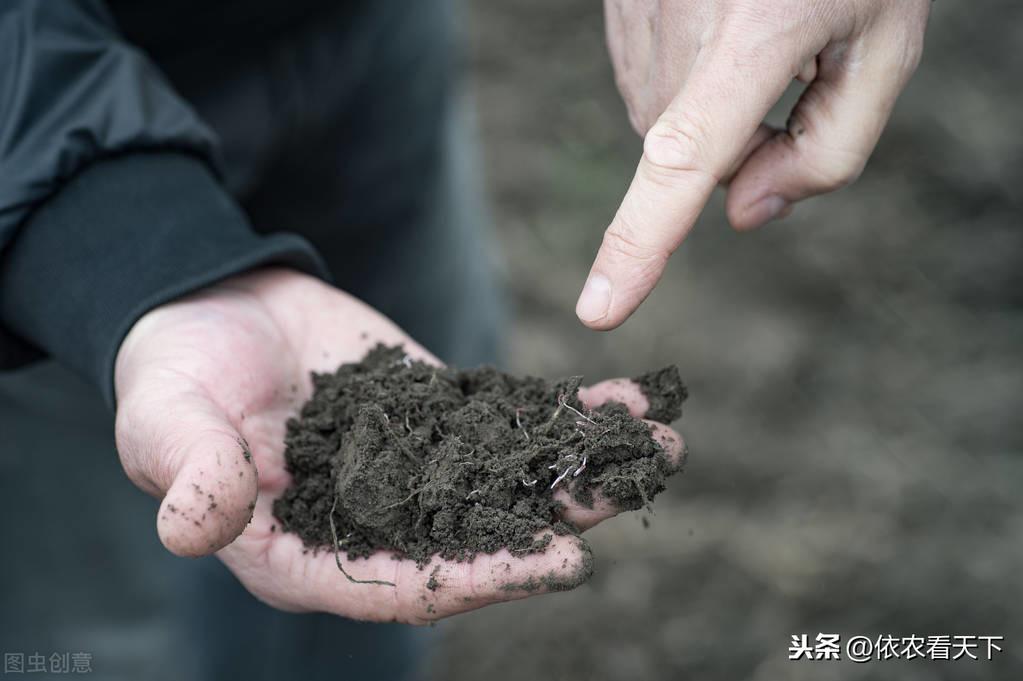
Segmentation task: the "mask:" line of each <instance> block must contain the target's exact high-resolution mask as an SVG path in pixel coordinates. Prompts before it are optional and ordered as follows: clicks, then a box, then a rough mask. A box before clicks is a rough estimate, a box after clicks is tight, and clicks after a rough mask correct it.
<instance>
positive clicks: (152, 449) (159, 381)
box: [115, 270, 683, 623]
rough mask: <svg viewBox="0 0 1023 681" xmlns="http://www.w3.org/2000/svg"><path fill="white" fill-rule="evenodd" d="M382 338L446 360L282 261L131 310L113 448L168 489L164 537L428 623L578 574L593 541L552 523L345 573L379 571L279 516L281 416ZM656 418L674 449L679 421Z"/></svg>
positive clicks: (192, 550) (243, 573)
mask: <svg viewBox="0 0 1023 681" xmlns="http://www.w3.org/2000/svg"><path fill="white" fill-rule="evenodd" d="M378 342H382V343H385V344H389V345H394V344H402V345H404V347H405V350H406V352H407V353H408V354H409V355H410V356H412V357H415V358H417V359H422V360H424V361H428V362H434V363H439V362H438V360H437V359H436V358H434V357H433V356H432V355H430V354H429V353H428V352H427V351H426V350H424V349H423V348H422V347H420V346H419V345H417V344H416V343H415V341H413V340H412V339H410V338H409V337H408V336H407V335H405V334H404V333H403V332H402V331H401V330H400V329H399V328H398V327H397V326H395V325H394V324H393V323H392V322H390V321H389V320H387V319H386V318H384V317H383V316H382V315H380V314H379V313H377V312H375V311H374V310H372V309H371V308H369V307H367V306H366V305H364V304H363V303H361V302H359V301H358V300H356V299H354V298H352V297H351V296H348V295H346V294H344V293H342V292H341V291H338V290H336V289H334V288H331V287H330V286H327V285H326V284H324V283H322V282H320V281H318V280H316V279H314V278H311V277H308V276H305V275H302V274H298V273H295V272H292V271H288V270H263V271H259V272H255V273H252V274H247V275H242V276H238V277H234V278H232V279H229V280H227V281H225V282H223V283H220V284H218V285H215V286H212V287H210V288H208V289H205V290H203V291H201V292H199V293H196V294H194V295H191V296H189V297H187V298H184V299H181V300H179V301H176V302H173V303H170V304H167V305H163V306H161V307H158V308H156V309H154V310H152V311H151V312H149V313H147V314H146V315H145V316H143V317H142V318H141V319H139V321H138V322H137V323H136V324H135V325H134V327H133V328H132V329H131V331H130V333H129V334H128V336H127V337H126V338H125V340H124V342H123V343H122V345H121V348H120V350H119V352H118V356H117V362H116V367H115V389H116V394H117V423H116V438H117V449H118V452H119V454H120V457H121V462H122V464H123V465H124V469H125V471H126V472H127V474H128V476H129V477H130V478H131V479H132V480H133V481H134V482H135V483H136V484H137V485H138V486H139V487H141V488H142V489H144V490H145V491H147V492H149V493H150V494H153V495H154V496H156V497H159V498H162V502H161V504H160V509H159V512H158V515H157V530H158V532H159V535H160V539H161V540H162V541H163V543H164V545H165V546H166V547H167V548H168V549H169V550H170V551H172V552H174V553H176V554H178V555H182V556H202V555H206V554H210V553H216V554H217V555H218V557H219V558H220V559H221V560H222V561H223V562H224V563H225V564H226V565H227V567H228V568H229V569H230V570H231V571H232V572H233V573H234V574H235V576H237V578H238V579H239V580H240V581H241V582H242V583H243V584H244V585H245V587H246V588H247V589H248V590H249V591H251V592H252V593H253V594H254V595H255V596H257V597H258V598H260V599H262V600H263V601H265V602H267V603H269V604H271V605H273V606H275V607H278V608H281V609H285V610H293V611H308V610H312V611H325V612H331V613H335V614H338V615H343V616H346V617H351V618H356V619H365V620H376V621H391V620H396V621H401V622H410V623H423V622H427V621H432V620H435V619H439V618H441V617H445V616H449V615H452V614H455V613H459V612H464V611H467V610H472V609H475V608H479V607H482V606H484V605H487V604H490V603H496V602H498V601H506V600H513V599H516V598H522V597H525V596H528V595H532V594H535V593H542V592H544V591H549V590H557V589H561V588H570V587H572V586H574V585H577V584H579V583H581V581H583V580H584V579H585V577H587V576H588V570H589V569H590V565H591V561H590V559H589V553H588V552H589V549H588V548H587V547H586V545H585V543H584V542H582V540H581V539H579V538H578V537H574V536H570V535H564V536H559V535H554V536H553V539H552V541H551V543H550V545H549V546H548V548H547V549H546V551H545V552H543V553H538V554H532V555H527V556H524V557H515V556H512V555H511V554H509V553H508V552H507V551H501V552H498V553H496V554H493V555H480V556H478V557H476V558H475V559H474V560H472V561H469V562H461V563H460V562H454V561H443V560H439V559H438V558H434V559H433V562H432V563H431V565H430V566H429V567H428V568H426V569H419V568H418V567H417V566H416V564H415V562H413V561H411V560H397V559H395V557H394V556H393V555H392V554H391V553H389V552H385V551H380V552H377V553H376V554H374V555H372V556H370V557H369V558H366V559H358V560H349V559H347V557H344V556H340V557H339V559H340V560H341V561H342V562H343V567H344V568H345V572H347V573H348V574H349V575H351V576H353V577H354V578H357V579H358V580H360V581H367V580H377V581H380V582H387V583H388V584H366V583H355V582H352V581H350V580H348V579H346V578H345V576H344V575H343V574H342V573H341V571H339V570H338V566H337V564H335V555H334V554H333V552H331V551H307V550H305V549H304V547H303V546H302V542H301V541H300V540H299V539H298V537H296V536H295V535H292V534H288V533H283V532H281V531H280V529H279V527H278V523H277V521H276V520H275V519H274V517H273V515H272V512H271V508H272V504H273V500H274V499H275V498H276V497H278V496H279V495H280V494H281V493H282V492H283V491H284V489H285V488H286V487H287V486H288V484H289V475H288V473H287V471H286V470H285V465H284V456H283V454H284V451H283V450H284V428H285V421H286V420H287V418H288V417H290V416H293V415H294V414H295V413H296V412H297V410H298V408H299V407H300V406H301V404H302V402H304V401H305V400H306V399H307V398H308V397H309V396H310V393H311V390H312V384H311V381H310V372H312V371H333V370H334V369H336V368H337V366H338V365H339V364H341V363H343V362H351V361H358V360H359V359H361V358H362V357H363V356H364V355H365V353H366V351H367V350H368V349H369V348H370V347H372V346H373V345H375V344H376V343H378ZM581 399H582V400H583V402H584V403H586V404H587V405H588V406H590V407H594V406H597V405H598V404H600V403H602V402H604V401H606V400H608V399H614V400H617V401H620V402H623V403H625V404H626V405H627V406H628V407H629V409H630V410H631V411H632V413H633V414H635V415H637V416H642V414H643V413H644V412H645V410H646V401H645V398H644V397H643V396H642V394H641V393H640V391H639V389H638V388H637V386H636V385H635V384H632V383H630V382H627V381H612V382H607V383H604V384H600V385H598V386H594V387H592V388H588V389H585V390H584V391H581ZM653 425H654V430H655V432H654V436H655V437H656V438H658V440H660V441H661V442H662V443H663V444H664V446H665V449H666V451H667V452H668V455H669V457H671V458H672V459H674V460H675V461H676V462H678V461H679V460H680V458H681V456H682V451H683V446H682V440H681V438H680V437H679V435H678V434H677V433H675V432H674V431H672V430H671V429H669V428H668V427H667V426H665V425H663V424H653ZM561 494H562V495H563V496H562V497H561V498H562V499H563V500H564V501H565V502H566V504H567V506H566V510H565V516H566V519H568V520H571V521H573V522H575V523H577V524H578V525H579V526H580V527H581V528H586V527H590V526H592V525H593V524H595V523H596V522H599V521H600V520H603V519H604V518H607V517H609V516H610V515H613V514H614V512H615V510H614V509H613V508H612V507H611V506H610V505H609V504H607V502H606V501H602V500H601V499H600V498H599V496H598V499H597V503H596V504H595V505H594V508H592V509H589V508H581V507H578V506H576V505H574V504H573V502H572V501H571V499H570V498H569V497H568V495H567V494H564V493H563V492H562V493H561ZM431 578H433V582H430V580H431ZM428 583H430V584H431V586H433V587H435V588H432V589H431V588H428V587H427V584H428ZM438 585H439V586H438Z"/></svg>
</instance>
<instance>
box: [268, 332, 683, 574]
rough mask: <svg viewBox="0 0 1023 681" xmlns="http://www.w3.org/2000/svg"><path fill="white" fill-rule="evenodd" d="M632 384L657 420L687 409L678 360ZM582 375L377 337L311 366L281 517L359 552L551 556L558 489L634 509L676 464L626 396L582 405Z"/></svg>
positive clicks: (296, 528) (328, 543)
mask: <svg viewBox="0 0 1023 681" xmlns="http://www.w3.org/2000/svg"><path fill="white" fill-rule="evenodd" d="M636 381H637V382H638V383H639V384H640V386H641V387H642V389H643V390H644V392H645V393H646V395H647V398H648V400H649V402H650V404H651V417H653V418H657V419H659V420H665V421H671V420H672V419H674V418H676V417H677V416H678V415H680V414H681V404H682V401H683V400H684V399H685V398H686V390H685V387H684V386H683V384H682V381H681V379H680V378H679V374H678V370H677V369H676V368H675V367H669V368H667V369H662V370H660V371H657V372H653V373H650V374H647V375H645V376H642V377H639V378H637V379H636ZM580 382H581V378H579V377H575V378H568V379H562V380H558V381H547V380H544V379H541V378H533V377H516V376H511V375H509V374H506V373H503V372H500V371H498V370H497V369H494V368H493V367H480V368H475V369H456V368H450V367H449V368H440V367H436V366H432V365H430V364H426V363H424V362H420V361H416V360H412V359H410V358H409V357H408V356H406V355H405V353H404V351H403V350H402V348H401V347H385V346H383V345H378V346H377V347H376V348H374V349H373V350H371V351H370V352H369V353H368V354H367V355H366V357H365V358H364V359H363V360H362V361H360V362H357V363H350V364H344V365H342V366H341V367H339V368H338V369H337V371H335V372H334V373H324V374H313V386H314V391H313V395H312V397H311V398H310V399H309V401H308V402H306V404H305V405H304V406H303V407H302V410H301V413H300V415H299V417H298V418H294V419H291V420H290V421H289V422H288V424H287V435H286V437H285V445H286V450H285V460H286V463H287V468H288V471H289V472H290V473H291V475H292V484H291V486H290V487H289V488H288V489H287V490H286V491H285V493H284V494H283V495H282V496H281V497H280V498H279V499H277V501H276V502H275V504H274V514H275V515H276V516H277V518H278V519H279V520H280V521H281V524H282V527H283V529H284V530H285V531H288V532H294V533H296V534H297V535H298V536H299V537H301V538H302V540H303V542H304V543H305V544H306V546H308V547H310V548H330V549H334V548H337V547H338V546H340V548H342V549H343V550H344V551H346V552H347V554H348V556H349V557H351V558H356V557H361V556H367V555H369V554H370V553H372V552H373V551H375V550H378V549H387V550H392V551H395V552H396V553H397V554H399V555H401V556H403V557H408V558H412V559H414V560H416V561H418V562H419V563H420V564H425V563H426V562H428V561H429V559H430V557H431V556H433V555H435V554H439V555H440V556H441V557H443V558H447V559H455V560H467V559H469V558H471V557H473V556H475V555H476V554H478V553H493V552H495V551H497V550H499V549H502V548H507V549H508V550H509V551H510V552H511V553H512V554H515V555H523V554H527V553H532V552H538V551H543V549H544V547H545V546H546V545H547V543H549V541H550V538H551V535H550V533H549V532H547V533H542V531H543V530H550V529H552V528H553V530H554V531H555V532H557V533H573V532H575V528H573V527H572V526H571V525H569V524H567V523H566V522H564V521H562V520H561V519H560V518H559V511H560V509H561V503H560V502H559V501H558V500H557V499H556V498H555V496H554V495H555V493H556V492H558V491H559V490H560V489H567V490H569V493H570V494H571V496H572V498H573V499H574V500H575V501H576V502H578V503H581V504H583V505H591V504H592V502H593V494H594V491H595V490H596V489H598V488H599V489H600V490H601V493H602V494H603V495H604V496H605V497H607V498H609V499H610V500H611V501H612V502H613V503H614V504H616V505H617V506H618V507H620V508H623V509H638V508H641V507H642V506H644V505H647V504H649V503H650V501H651V500H653V498H654V497H655V496H656V495H657V494H658V493H659V492H661V491H662V490H663V489H664V486H665V479H666V478H667V477H668V476H669V475H671V474H672V473H673V472H674V470H673V467H672V465H671V463H669V461H668V459H667V457H666V456H665V454H664V451H663V449H662V447H661V445H660V444H659V443H658V442H657V441H656V440H655V439H654V438H653V437H652V436H651V431H650V427H649V426H648V425H647V424H646V423H644V422H643V421H641V420H639V419H636V418H633V417H632V416H630V415H629V413H628V411H627V410H626V408H625V407H624V406H623V405H621V404H617V403H608V404H605V405H603V406H601V407H599V408H597V409H594V410H592V411H591V410H588V409H586V408H585V407H584V406H583V405H582V404H581V403H580V401H579V399H578V389H579V385H580ZM331 521H333V522H331ZM537 536H541V537H545V538H542V539H537ZM335 542H336V543H335Z"/></svg>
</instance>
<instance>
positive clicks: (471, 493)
mask: <svg viewBox="0 0 1023 681" xmlns="http://www.w3.org/2000/svg"><path fill="white" fill-rule="evenodd" d="M481 492H482V490H478V489H474V490H473V491H471V492H469V493H468V494H467V495H465V500H466V501H469V499H471V498H472V497H473V496H474V495H476V494H480V493H481Z"/></svg>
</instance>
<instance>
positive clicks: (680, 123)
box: [643, 112, 707, 172]
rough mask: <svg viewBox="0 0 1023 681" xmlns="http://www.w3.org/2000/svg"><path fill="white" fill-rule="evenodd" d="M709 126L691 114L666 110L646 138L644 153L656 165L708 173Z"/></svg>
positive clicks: (682, 170)
mask: <svg viewBox="0 0 1023 681" xmlns="http://www.w3.org/2000/svg"><path fill="white" fill-rule="evenodd" d="M706 139H707V126H706V125H705V124H704V123H703V122H702V121H701V120H700V118H699V116H697V115H694V114H692V113H678V112H665V113H663V114H662V115H661V116H660V117H659V118H658V119H657V121H656V122H655V123H654V124H653V126H652V127H651V128H650V130H649V131H648V132H647V134H646V137H645V139H644V140H643V155H644V156H645V157H646V159H647V161H648V162H649V163H650V164H651V165H652V166H654V167H655V168H658V169H661V170H667V171H672V172H706V160H707V154H706V152H705V144H706V143H705V142H704V141H703V140H706Z"/></svg>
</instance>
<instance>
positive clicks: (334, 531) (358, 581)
mask: <svg viewBox="0 0 1023 681" xmlns="http://www.w3.org/2000/svg"><path fill="white" fill-rule="evenodd" d="M336 508H337V491H335V492H334V503H333V504H331V506H330V515H329V516H328V518H329V519H330V534H331V536H333V537H334V562H335V563H337V569H338V570H340V571H341V574H343V575H344V576H345V577H347V578H348V581H349V582H353V583H355V584H380V585H381V586H394V582H388V581H385V580H383V579H356V578H355V577H352V576H351V575H350V574H348V572H347V571H346V570H345V568H344V566H343V565H341V542H339V541H338V540H337V527H335V526H334V509H336ZM346 539H347V537H346Z"/></svg>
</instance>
